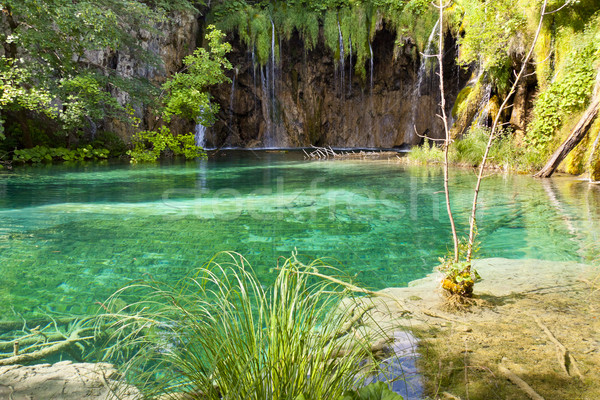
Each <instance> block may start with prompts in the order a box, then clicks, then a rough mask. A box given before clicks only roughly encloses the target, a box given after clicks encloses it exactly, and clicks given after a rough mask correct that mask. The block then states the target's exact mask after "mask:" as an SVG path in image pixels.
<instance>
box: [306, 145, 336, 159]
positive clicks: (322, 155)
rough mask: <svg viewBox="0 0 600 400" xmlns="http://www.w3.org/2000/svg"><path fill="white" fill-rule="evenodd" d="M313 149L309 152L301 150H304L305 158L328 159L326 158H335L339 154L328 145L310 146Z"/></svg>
mask: <svg viewBox="0 0 600 400" xmlns="http://www.w3.org/2000/svg"><path fill="white" fill-rule="evenodd" d="M311 147H312V148H313V149H314V150H313V151H311V152H310V153H308V152H306V150H304V149H302V151H303V152H304V155H305V157H304V158H305V159H319V160H321V159H328V158H335V157H337V156H339V154H338V153H336V152H335V151H334V150H333V149H332V148H331V146H329V147H317V146H311Z"/></svg>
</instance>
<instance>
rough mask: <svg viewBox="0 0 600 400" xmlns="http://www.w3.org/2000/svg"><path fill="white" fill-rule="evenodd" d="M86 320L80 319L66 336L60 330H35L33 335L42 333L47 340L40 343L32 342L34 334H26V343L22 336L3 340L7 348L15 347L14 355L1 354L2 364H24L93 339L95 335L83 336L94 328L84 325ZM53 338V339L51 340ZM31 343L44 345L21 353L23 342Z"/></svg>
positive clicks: (0, 364)
mask: <svg viewBox="0 0 600 400" xmlns="http://www.w3.org/2000/svg"><path fill="white" fill-rule="evenodd" d="M85 322H86V321H79V322H78V323H77V324H76V325H75V326H74V327H73V329H72V331H71V333H70V334H69V336H65V335H63V334H62V333H60V332H58V333H55V334H52V335H45V334H43V333H42V332H40V331H37V330H33V335H41V336H42V337H44V339H45V341H44V342H42V343H39V340H38V341H36V342H33V343H30V339H31V338H32V337H33V335H32V334H29V335H26V336H24V343H21V342H20V340H21V339H20V338H17V339H14V340H11V341H8V342H2V345H3V346H4V347H5V348H6V347H7V346H8V347H9V348H11V347H12V348H13V355H12V356H8V357H6V358H1V357H2V355H0V366H5V365H13V364H24V363H27V362H31V361H36V360H41V359H43V358H46V357H49V356H51V355H53V354H56V353H59V352H61V351H68V350H69V348H70V347H71V345H74V344H77V343H79V342H81V341H84V340H89V339H93V338H94V337H93V336H85V337H83V336H82V335H83V333H84V332H87V331H91V330H93V329H94V328H93V327H91V326H84V324H85ZM50 339H52V340H50ZM27 343H30V344H31V347H30V348H29V349H31V348H35V347H42V348H41V349H39V350H35V351H30V352H25V353H22V354H19V349H20V347H21V346H22V345H23V344H27Z"/></svg>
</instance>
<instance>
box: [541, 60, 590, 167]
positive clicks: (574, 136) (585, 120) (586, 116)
mask: <svg viewBox="0 0 600 400" xmlns="http://www.w3.org/2000/svg"><path fill="white" fill-rule="evenodd" d="M598 76H599V77H600V72H599V73H598ZM598 81H599V82H600V79H598ZM599 112H600V95H599V94H596V96H595V97H594V98H593V99H592V103H591V104H590V106H589V107H588V108H587V110H585V113H583V116H582V117H581V118H580V119H579V122H577V125H575V128H573V130H572V131H571V134H570V135H569V137H568V138H567V140H565V141H564V142H563V144H561V145H560V147H559V148H558V149H556V151H555V152H554V154H552V157H550V159H549V160H548V162H547V163H546V165H544V167H543V168H542V169H541V170H539V172H538V173H537V174H535V175H534V176H535V177H537V178H548V177H550V176H552V174H553V173H554V171H555V170H556V168H558V166H559V165H560V163H561V162H562V161H563V160H564V159H565V157H566V156H567V155H569V153H570V152H571V150H573V149H574V148H575V147H576V146H577V145H578V144H579V142H581V140H582V139H583V138H584V137H585V135H586V134H587V132H588V130H589V129H590V127H591V126H592V124H593V123H594V119H595V118H596V117H597V116H598V113H599Z"/></svg>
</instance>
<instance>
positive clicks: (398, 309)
mask: <svg viewBox="0 0 600 400" xmlns="http://www.w3.org/2000/svg"><path fill="white" fill-rule="evenodd" d="M474 266H475V268H477V270H478V272H479V273H480V274H481V275H482V277H483V280H482V281H480V282H477V283H476V284H475V291H474V294H475V297H476V299H478V301H479V302H480V304H479V305H477V306H474V307H471V308H470V309H468V310H466V311H463V312H451V311H448V310H447V309H446V308H445V307H444V301H443V298H442V297H441V294H440V293H439V289H438V288H439V284H438V280H439V279H440V278H439V277H440V276H441V275H439V274H437V273H434V274H430V275H428V276H427V277H425V278H422V279H419V280H416V281H413V282H411V283H410V284H409V286H408V287H406V288H388V289H383V290H381V291H379V292H376V293H377V294H379V295H380V296H377V297H376V298H375V299H373V303H374V304H375V305H376V308H375V310H374V311H372V313H371V316H372V318H373V320H374V321H375V322H376V323H377V324H379V325H380V326H383V327H385V329H386V331H394V330H403V329H404V330H408V331H409V332H410V333H412V334H413V335H415V337H417V338H418V340H419V342H418V344H417V346H416V347H417V349H416V352H417V353H418V356H417V366H418V373H419V374H420V375H421V376H422V378H423V379H422V380H423V382H424V389H425V395H428V396H433V397H426V398H435V399H444V398H449V399H452V398H469V397H471V398H474V399H475V398H477V399H479V398H481V399H483V398H485V399H488V398H489V399H491V398H502V399H520V398H527V395H526V393H525V392H524V389H523V387H522V386H517V384H515V383H513V381H512V380H511V377H509V375H510V376H512V378H514V376H517V377H519V378H520V379H521V380H522V381H524V382H526V383H527V385H528V386H529V387H530V388H532V390H533V391H534V392H536V393H538V394H539V395H540V396H541V397H542V398H546V399H575V398H577V399H590V400H592V399H597V398H600V371H598V368H597V366H598V365H600V319H599V318H596V317H595V313H597V312H598V310H599V309H600V293H599V292H600V289H599V288H598V287H597V284H598V282H597V281H598V279H599V278H598V277H599V276H600V268H599V267H596V266H592V265H586V264H579V263H576V262H552V261H543V260H509V259H503V258H489V259H480V260H476V261H475V263H474ZM594 285H596V286H594ZM565 354H566V355H565ZM561 355H562V357H563V358H562V360H565V358H564V357H567V358H566V359H567V360H568V361H566V362H565V361H561V358H560V357H559V356H561ZM569 357H571V358H569ZM571 360H572V361H571ZM575 360H576V361H575ZM507 371H508V372H507ZM511 374H512V375H511ZM444 393H446V394H444ZM452 396H454V397H452Z"/></svg>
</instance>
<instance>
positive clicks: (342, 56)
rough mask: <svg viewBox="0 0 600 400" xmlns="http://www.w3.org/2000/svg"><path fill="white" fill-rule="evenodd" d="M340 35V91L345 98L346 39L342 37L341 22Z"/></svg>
mask: <svg viewBox="0 0 600 400" xmlns="http://www.w3.org/2000/svg"><path fill="white" fill-rule="evenodd" d="M338 33H339V42H340V89H341V95H342V97H344V81H345V76H344V70H345V68H344V59H345V56H344V37H343V36H342V28H341V26H340V21H338Z"/></svg>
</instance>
